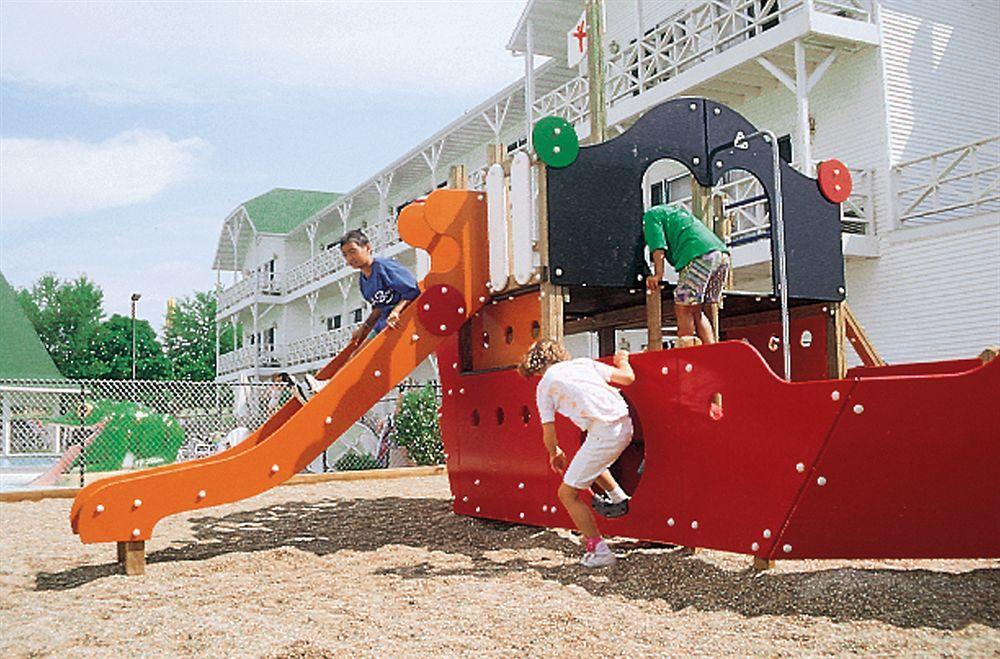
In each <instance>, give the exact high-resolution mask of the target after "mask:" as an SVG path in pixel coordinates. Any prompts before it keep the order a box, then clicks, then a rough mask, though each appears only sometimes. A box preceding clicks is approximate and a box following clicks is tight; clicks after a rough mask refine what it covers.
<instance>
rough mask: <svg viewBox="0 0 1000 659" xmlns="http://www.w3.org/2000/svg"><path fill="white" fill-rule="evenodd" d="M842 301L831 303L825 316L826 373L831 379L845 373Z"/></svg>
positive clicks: (840, 376) (838, 377) (842, 375)
mask: <svg viewBox="0 0 1000 659" xmlns="http://www.w3.org/2000/svg"><path fill="white" fill-rule="evenodd" d="M842 307H843V303H834V304H831V305H830V307H829V309H828V311H827V316H826V373H827V376H828V377H830V378H831V379H836V380H839V379H841V378H843V377H844V375H845V374H846V373H847V359H846V357H845V355H844V337H845V334H846V331H845V327H844V313H843V309H842Z"/></svg>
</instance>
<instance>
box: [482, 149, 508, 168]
mask: <svg viewBox="0 0 1000 659" xmlns="http://www.w3.org/2000/svg"><path fill="white" fill-rule="evenodd" d="M506 157H507V146H506V145H504V144H487V145H486V166H487V167H491V166H493V165H495V164H497V163H500V164H503V161H504V159H505V158H506Z"/></svg>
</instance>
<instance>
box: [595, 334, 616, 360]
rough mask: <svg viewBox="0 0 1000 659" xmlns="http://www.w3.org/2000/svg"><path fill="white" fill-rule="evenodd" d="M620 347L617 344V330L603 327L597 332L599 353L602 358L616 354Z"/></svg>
mask: <svg viewBox="0 0 1000 659" xmlns="http://www.w3.org/2000/svg"><path fill="white" fill-rule="evenodd" d="M617 349H618V345H617V344H616V343H615V328H614V327H602V328H600V329H599V330H597V352H598V353H599V354H598V356H600V357H608V356H610V355H613V354H615V351H616V350H617Z"/></svg>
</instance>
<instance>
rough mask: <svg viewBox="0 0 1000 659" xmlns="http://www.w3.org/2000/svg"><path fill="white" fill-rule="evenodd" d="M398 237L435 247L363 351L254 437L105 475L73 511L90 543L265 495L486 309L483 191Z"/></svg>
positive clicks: (417, 216)
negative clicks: (416, 292) (411, 293)
mask: <svg viewBox="0 0 1000 659" xmlns="http://www.w3.org/2000/svg"><path fill="white" fill-rule="evenodd" d="M399 234H400V237H401V238H402V239H403V240H405V241H406V242H407V243H409V244H411V245H413V246H414V247H418V248H421V249H425V250H427V252H428V253H429V254H430V257H431V267H430V271H429V272H428V274H427V276H426V277H425V278H424V280H423V281H422V282H421V291H422V293H421V295H420V297H418V298H417V299H416V300H415V301H414V302H413V303H411V304H410V305H409V306H407V308H406V309H405V310H404V311H403V314H402V316H401V318H400V325H399V327H398V328H397V329H395V330H389V329H387V330H385V331H383V332H381V333H380V334H379V335H378V336H376V337H375V338H374V339H373V340H372V341H370V342H369V343H368V344H367V345H365V346H364V347H363V348H362V349H361V350H359V351H358V352H356V353H354V354H351V349H352V348H353V347H354V346H348V348H347V349H346V350H344V351H343V352H342V353H341V354H340V355H338V356H337V357H336V358H335V359H334V360H333V361H331V362H330V363H329V364H327V365H326V366H325V367H324V368H323V370H321V371H320V372H319V377H320V378H321V379H329V380H330V382H329V383H328V384H327V386H325V387H323V389H322V390H320V391H319V392H318V393H317V394H316V395H315V396H314V397H313V398H312V399H310V401H309V403H308V404H307V405H304V406H303V405H300V404H299V403H298V401H296V400H295V399H292V400H290V401H288V402H287V403H286V404H285V405H284V406H283V407H282V408H281V409H280V410H278V412H276V413H275V415H274V416H273V417H271V418H270V419H269V420H268V421H267V422H266V423H265V424H264V425H263V426H261V427H260V428H259V429H258V430H257V431H256V432H255V433H254V434H253V435H252V436H251V437H249V438H247V439H246V440H245V441H243V442H241V443H240V444H238V445H236V446H234V447H233V448H231V449H229V450H228V451H224V452H222V453H219V454H217V455H213V456H210V457H207V458H202V459H200V460H194V461H191V462H184V463H180V464H173V465H167V466H164V467H158V468H155V469H147V470H143V471H139V472H136V473H133V474H125V475H121V476H114V477H110V478H106V479H103V480H100V481H97V482H95V483H92V484H91V485H89V486H87V487H86V488H84V489H83V490H82V491H81V492H80V494H79V495H77V497H76V501H74V503H73V508H72V510H71V512H70V523H71V525H72V527H73V532H74V533H77V534H79V536H80V540H82V541H83V542H86V543H90V542H115V541H119V542H125V541H140V540H148V539H149V538H150V537H151V536H152V534H153V527H155V526H156V523H157V522H159V521H160V520H161V519H163V518H164V517H166V516H168V515H172V514H174V513H178V512H182V511H185V510H194V509H201V508H208V507H210V506H217V505H219V504H223V503H230V502H232V501H238V500H240V499H245V498H247V497H251V496H254V495H255V494H260V493H261V492H264V491H265V490H269V489H270V488H272V487H275V486H276V485H280V484H281V483H283V482H284V481H286V480H288V479H289V478H291V477H292V476H293V475H295V474H296V473H298V472H300V471H301V470H302V469H304V468H305V467H306V465H308V464H309V463H310V462H312V461H313V460H314V459H315V458H316V456H318V455H319V454H320V453H321V452H322V451H323V450H324V449H325V448H326V447H327V446H329V445H330V444H331V443H332V442H334V441H336V439H337V438H338V437H340V436H341V435H342V434H343V433H344V431H346V430H347V429H348V428H349V427H350V426H351V424H353V423H354V422H355V421H356V420H357V419H359V418H360V417H361V415H362V414H364V413H365V412H366V411H367V410H368V409H370V408H371V407H372V406H373V405H374V404H375V403H376V402H377V401H378V400H379V399H380V398H381V397H382V396H384V395H385V394H386V393H388V392H389V391H390V390H391V389H392V388H393V387H394V386H396V385H397V384H399V382H400V381H402V380H403V378H405V377H406V376H407V375H408V374H409V373H410V372H411V371H412V370H413V369H414V368H416V367H417V365H419V364H420V363H421V362H422V361H423V360H424V359H426V358H427V357H428V356H429V355H430V354H431V353H432V352H434V350H435V349H436V348H437V347H438V346H439V345H440V343H441V342H442V341H443V340H444V339H445V338H446V337H447V336H449V335H451V334H454V333H455V332H456V331H458V329H459V328H460V327H461V326H462V325H463V324H464V323H465V322H466V320H468V319H469V318H470V317H472V315H473V314H475V313H476V311H478V309H479V308H480V307H481V306H482V305H483V304H484V303H485V302H486V299H487V288H486V277H487V272H488V269H489V268H488V261H487V250H488V241H487V236H486V204H485V201H484V196H483V194H482V193H478V192H474V191H469V190H438V191H435V192H433V193H431V194H430V195H429V196H428V197H427V199H426V201H425V202H423V203H413V204H410V205H409V206H407V207H406V208H405V209H404V210H403V212H402V213H401V215H400V218H399Z"/></svg>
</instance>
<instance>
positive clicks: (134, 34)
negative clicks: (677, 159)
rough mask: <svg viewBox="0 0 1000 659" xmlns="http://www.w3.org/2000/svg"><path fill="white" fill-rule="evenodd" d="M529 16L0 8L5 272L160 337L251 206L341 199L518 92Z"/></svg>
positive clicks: (207, 276)
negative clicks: (473, 111)
mask: <svg viewBox="0 0 1000 659" xmlns="http://www.w3.org/2000/svg"><path fill="white" fill-rule="evenodd" d="M523 6H524V0H451V1H446V0H441V1H438V2H430V1H423V0H397V1H376V0H370V1H366V2H351V1H333V2H324V3H311V2H294V3H293V2H288V3H285V2H266V3H265V2H203V3H198V2H177V3H175V2H155V3H140V2H114V3H100V2H79V3H70V2H38V1H36V0H33V1H31V2H18V1H15V0H3V2H0V271H3V274H4V275H5V276H6V277H7V279H8V281H10V283H11V284H12V285H13V286H15V287H23V286H28V285H30V284H31V283H32V282H34V281H35V280H37V278H38V277H39V276H40V275H42V274H43V273H46V272H51V273H55V274H56V275H57V276H58V277H60V278H63V279H66V278H75V277H77V276H79V275H81V274H86V275H87V277H88V278H90V279H92V280H93V281H95V282H96V283H97V284H98V285H100V286H101V288H102V289H103V291H104V308H105V312H106V313H107V315H108V316H110V315H111V314H113V313H120V314H124V315H127V314H128V312H129V304H130V303H129V296H130V295H131V294H132V293H133V292H138V293H141V294H142V299H141V300H140V301H139V304H138V315H139V317H141V318H146V319H148V320H149V321H150V322H151V323H152V324H153V326H154V327H156V328H160V327H162V324H163V316H164V313H165V309H166V301H167V298H171V297H173V298H181V297H185V296H190V295H192V294H193V293H194V292H195V291H204V290H209V289H211V288H212V287H214V285H215V273H214V271H213V270H212V269H211V267H212V259H213V256H214V253H215V247H216V245H217V242H218V238H219V234H220V232H221V229H222V222H223V220H224V219H225V217H226V216H227V215H228V214H229V213H230V212H232V211H233V210H234V209H235V208H237V207H238V206H239V205H240V204H241V203H242V202H243V201H246V200H248V199H251V198H253V197H255V196H257V195H259V194H262V193H264V192H267V191H268V190H270V189H272V188H275V187H287V188H301V189H307V190H324V191H330V192H347V191H348V190H350V189H352V188H354V187H355V186H356V185H358V184H359V183H361V182H363V181H364V180H365V179H367V178H368V177H370V176H371V175H372V174H375V173H377V172H378V171H379V170H381V169H382V168H383V167H385V166H386V165H388V164H389V163H390V162H392V161H393V160H395V159H396V158H398V157H399V156H401V155H403V153H405V152H406V151H408V150H409V149H411V148H412V147H414V146H416V145H417V144H419V143H420V142H422V141H423V140H424V139H426V138H427V137H430V136H431V135H432V134H434V133H435V132H437V131H438V130H440V129H441V128H443V127H444V126H445V125H446V124H448V123H450V122H451V121H453V120H454V119H456V118H458V117H459V116H461V114H462V113H463V112H464V111H466V110H468V109H470V108H472V107H474V106H475V105H478V104H479V103H480V102H482V101H483V100H485V99H486V98H488V97H490V96H492V95H493V94H494V93H496V92H497V91H499V90H500V89H501V88H502V87H504V86H506V85H508V84H510V83H511V82H513V81H515V80H517V79H518V78H519V77H520V76H521V75H522V73H523V66H524V65H523V61H522V60H521V59H520V58H518V57H514V56H513V55H511V54H510V53H509V52H508V51H506V50H505V48H504V46H505V44H506V43H507V40H508V38H509V37H510V34H511V32H512V31H513V29H514V26H515V24H516V22H517V18H518V16H519V15H520V12H521V10H522V9H523ZM224 281H229V279H228V276H227V277H224Z"/></svg>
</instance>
